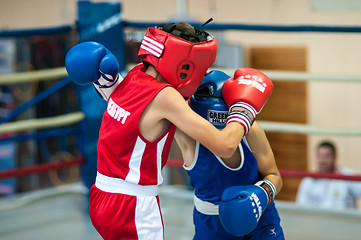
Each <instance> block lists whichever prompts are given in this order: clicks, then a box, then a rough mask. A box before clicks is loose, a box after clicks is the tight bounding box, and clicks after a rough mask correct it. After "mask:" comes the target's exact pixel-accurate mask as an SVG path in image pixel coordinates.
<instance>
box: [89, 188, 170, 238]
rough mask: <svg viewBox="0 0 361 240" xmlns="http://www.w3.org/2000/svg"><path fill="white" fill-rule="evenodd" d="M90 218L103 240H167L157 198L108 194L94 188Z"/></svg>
mask: <svg viewBox="0 0 361 240" xmlns="http://www.w3.org/2000/svg"><path fill="white" fill-rule="evenodd" d="M89 214H90V219H91V221H92V223H93V225H94V227H95V229H96V230H97V231H98V232H99V234H100V235H101V236H102V237H103V239H106V240H108V239H116V240H121V239H124V240H125V239H127V240H135V239H137V240H138V239H139V240H143V239H149V240H150V239H152V240H162V239H164V227H163V220H162V214H161V211H160V207H159V197H158V196H132V195H127V194H122V193H111V192H105V191H102V190H100V189H99V188H97V187H96V186H95V185H93V186H92V187H91V189H90V204H89Z"/></svg>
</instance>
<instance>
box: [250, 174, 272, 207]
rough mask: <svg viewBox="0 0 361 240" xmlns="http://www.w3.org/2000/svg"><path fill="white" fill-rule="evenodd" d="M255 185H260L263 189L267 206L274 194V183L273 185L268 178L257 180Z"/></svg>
mask: <svg viewBox="0 0 361 240" xmlns="http://www.w3.org/2000/svg"><path fill="white" fill-rule="evenodd" d="M255 185H256V186H259V187H261V188H262V189H263V190H264V191H265V193H266V194H267V198H268V204H267V206H268V205H270V203H271V202H272V201H273V200H274V198H275V196H276V188H275V185H273V183H272V182H271V181H269V180H262V181H258V182H257V183H256V184H255Z"/></svg>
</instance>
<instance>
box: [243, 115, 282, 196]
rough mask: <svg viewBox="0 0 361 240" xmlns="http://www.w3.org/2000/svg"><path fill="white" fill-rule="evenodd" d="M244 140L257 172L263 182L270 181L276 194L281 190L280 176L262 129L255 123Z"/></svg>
mask: <svg viewBox="0 0 361 240" xmlns="http://www.w3.org/2000/svg"><path fill="white" fill-rule="evenodd" d="M246 139H247V142H248V145H249V147H250V149H251V150H252V153H253V155H254V156H255V158H256V160H257V164H258V171H259V172H260V174H261V175H262V176H263V177H264V178H263V179H264V180H269V181H271V182H272V183H273V184H274V186H275V188H276V193H278V192H279V191H280V190H281V188H282V178H281V174H280V172H279V170H278V167H277V165H276V161H275V157H274V155H273V151H272V148H271V146H270V144H269V141H268V139H267V136H266V134H265V132H264V130H263V129H262V127H261V126H260V125H259V124H258V123H257V122H255V123H254V124H253V126H252V128H251V130H250V131H249V133H248V134H247V135H246Z"/></svg>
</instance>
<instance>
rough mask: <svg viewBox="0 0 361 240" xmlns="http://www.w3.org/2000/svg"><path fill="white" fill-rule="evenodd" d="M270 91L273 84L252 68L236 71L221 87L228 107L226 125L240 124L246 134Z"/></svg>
mask: <svg viewBox="0 0 361 240" xmlns="http://www.w3.org/2000/svg"><path fill="white" fill-rule="evenodd" d="M272 90H273V83H272V81H271V80H270V79H269V78H268V77H267V76H266V75H265V74H264V73H262V72H260V71H258V70H257V69H254V68H239V69H237V70H236V72H235V73H234V76H233V78H229V79H228V80H227V81H225V82H224V84H223V87H222V95H223V98H224V101H225V102H226V104H227V106H228V107H229V112H228V118H227V124H228V123H230V122H238V123H240V124H242V125H243V126H244V128H245V134H246V133H247V132H248V131H249V129H250V128H251V126H252V124H253V122H254V119H255V118H256V115H257V114H258V113H259V112H260V111H261V110H262V108H263V106H264V105H265V104H266V102H267V99H268V97H269V96H270V95H271V93H272Z"/></svg>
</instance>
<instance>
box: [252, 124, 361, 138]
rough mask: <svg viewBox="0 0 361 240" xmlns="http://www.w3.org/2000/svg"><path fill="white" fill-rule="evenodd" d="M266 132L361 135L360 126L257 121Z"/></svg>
mask: <svg viewBox="0 0 361 240" xmlns="http://www.w3.org/2000/svg"><path fill="white" fill-rule="evenodd" d="M258 123H259V124H260V125H261V127H262V128H263V129H264V130H265V131H267V132H286V133H299V134H314V135H331V136H361V128H335V127H321V126H313V125H306V124H298V123H285V122H270V121H258Z"/></svg>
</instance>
